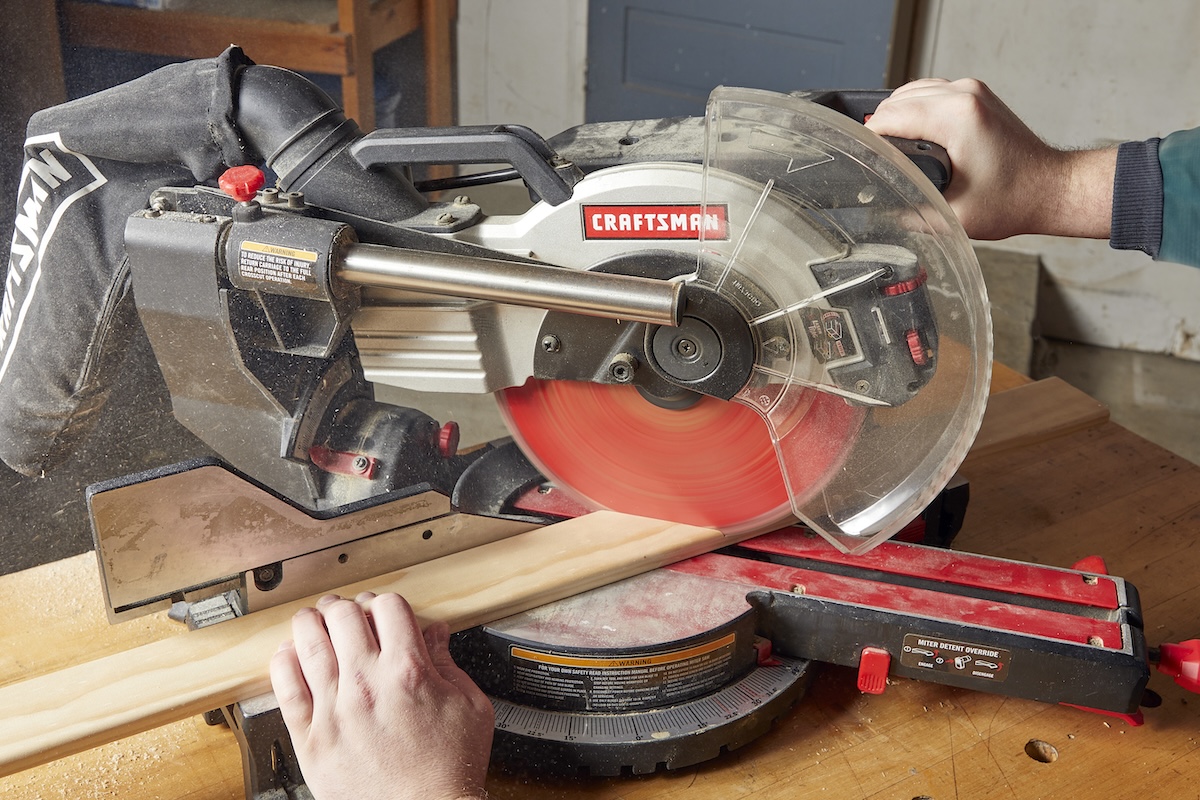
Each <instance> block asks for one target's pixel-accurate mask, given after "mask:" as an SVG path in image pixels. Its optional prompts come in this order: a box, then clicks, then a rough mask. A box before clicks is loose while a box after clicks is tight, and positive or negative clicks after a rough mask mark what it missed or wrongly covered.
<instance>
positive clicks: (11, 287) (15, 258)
mask: <svg viewBox="0 0 1200 800" xmlns="http://www.w3.org/2000/svg"><path fill="white" fill-rule="evenodd" d="M25 152H26V161H25V168H24V170H23V171H22V172H21V186H20V189H19V190H18V192H17V217H16V227H15V229H14V230H13V241H12V251H11V252H12V255H11V258H10V261H9V265H8V278H7V279H6V281H5V284H4V300H3V305H2V306H0V352H2V353H4V354H5V356H4V360H3V361H2V362H0V379H3V377H4V374H5V373H6V372H7V371H8V365H9V360H10V358H11V357H12V352H13V345H14V344H15V343H16V341H17V339H19V338H20V335H21V328H22V327H23V326H24V324H25V318H26V315H27V314H28V313H29V307H30V305H31V304H32V302H33V297H34V290H35V289H36V288H37V284H38V281H39V280H40V279H41V272H42V260H43V258H45V255H46V248H47V247H48V246H49V245H50V240H51V239H52V237H53V236H54V232H55V231H56V230H57V229H58V224H59V222H60V221H61V220H62V217H63V215H64V214H65V213H66V212H67V209H68V208H70V207H71V205H72V204H73V203H75V201H77V200H79V199H80V198H81V197H84V196H85V195H87V194H90V193H91V192H94V191H96V190H97V189H99V188H100V187H101V186H103V185H104V184H105V183H106V182H107V180H108V179H107V178H105V177H104V176H103V175H102V174H100V171H99V170H98V169H96V165H95V164H93V163H92V161H91V159H89V158H88V157H87V156H84V155H81V154H79V153H75V152H72V151H71V150H68V149H67V148H66V147H65V146H64V145H63V143H62V139H61V137H60V136H59V134H57V133H51V134H47V135H45V136H34V137H31V138H29V139H28V140H26V142H25Z"/></svg>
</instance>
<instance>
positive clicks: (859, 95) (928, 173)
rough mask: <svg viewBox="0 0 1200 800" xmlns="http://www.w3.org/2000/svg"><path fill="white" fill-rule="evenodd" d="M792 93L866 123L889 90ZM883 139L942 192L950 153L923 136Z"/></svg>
mask: <svg viewBox="0 0 1200 800" xmlns="http://www.w3.org/2000/svg"><path fill="white" fill-rule="evenodd" d="M792 94H793V96H795V97H800V98H803V99H805V100H808V101H810V102H813V103H817V104H818V105H822V106H825V107H826V108H828V109H831V110H833V111H836V112H838V113H839V114H844V115H845V116H847V117H850V119H852V120H854V121H855V122H858V123H865V122H866V121H867V119H868V118H869V117H870V116H871V115H872V114H874V113H875V109H876V108H878V107H879V104H880V103H882V102H883V101H884V100H885V99H886V98H887V97H888V95H890V94H891V92H890V91H888V90H887V89H837V90H831V91H819V92H793V93H792ZM883 138H884V139H886V140H887V141H888V142H890V143H891V144H892V145H893V146H894V147H895V148H896V149H897V150H899V151H900V152H901V153H903V154H904V155H905V156H907V157H908V159H909V160H910V161H912V162H913V163H914V164H916V165H917V169H919V170H921V172H923V173H924V174H925V177H926V178H928V179H929V182H930V183H932V184H933V185H934V186H936V187H937V190H938V191H939V192H942V193H943V194H945V192H946V188H947V187H948V186H949V185H950V179H951V178H952V177H953V174H954V173H953V169H952V168H951V165H950V156H949V155H948V154H947V153H946V149H945V148H944V147H942V146H941V145H940V144H936V143H935V142H927V141H924V140H923V139H901V138H899V137H897V136H884V137H883Z"/></svg>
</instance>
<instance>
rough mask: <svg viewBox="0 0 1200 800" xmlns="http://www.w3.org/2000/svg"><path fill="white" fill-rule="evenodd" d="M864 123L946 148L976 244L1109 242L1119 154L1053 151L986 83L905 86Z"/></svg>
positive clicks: (955, 196)
mask: <svg viewBox="0 0 1200 800" xmlns="http://www.w3.org/2000/svg"><path fill="white" fill-rule="evenodd" d="M866 125H867V127H868V128H870V129H871V130H873V131H875V132H876V133H878V134H880V135H885V136H898V137H902V138H905V139H925V140H926V141H931V142H936V143H937V144H940V145H941V146H942V147H944V148H946V153H947V154H948V155H949V156H950V163H951V165H952V168H953V175H952V178H951V181H950V186H949V187H948V188H947V190H946V201H947V202H948V203H949V204H950V208H951V209H953V211H954V213H955V214H956V215H957V216H958V219H959V221H960V222H961V223H962V225H963V227H964V228H965V229H966V231H967V234H968V235H969V236H971V237H972V238H975V239H1003V238H1006V237H1009V236H1014V235H1016V234H1019V233H1047V234H1056V235H1060V236H1080V237H1090V238H1108V235H1109V228H1110V226H1111V221H1112V220H1111V218H1112V183H1113V174H1114V171H1115V169H1116V150H1115V149H1113V150H1091V151H1063V150H1057V149H1055V148H1053V147H1051V146H1049V145H1048V144H1046V143H1045V142H1044V141H1042V140H1041V139H1040V138H1039V137H1038V136H1037V134H1035V133H1034V132H1033V131H1031V130H1030V129H1029V128H1028V127H1027V126H1026V125H1025V123H1024V122H1022V121H1021V120H1020V119H1019V118H1018V117H1017V115H1016V114H1014V113H1013V112H1012V111H1011V110H1010V109H1009V108H1008V106H1006V105H1005V104H1004V103H1003V102H1002V101H1001V100H1000V98H998V97H996V95H995V94H993V93H992V91H991V89H989V88H988V87H987V86H986V85H985V84H983V83H981V82H980V81H977V80H972V79H966V80H958V81H952V82H951V81H945V80H940V79H934V78H927V79H922V80H918V81H913V82H912V83H908V84H905V85H904V86H901V87H900V88H899V89H897V90H896V91H895V92H893V93H892V95H891V96H890V97H888V98H887V99H885V100H884V101H883V102H882V103H880V104H879V107H878V109H877V110H876V111H875V113H874V115H872V116H871V118H870V119H869V120H868V121H867V123H866Z"/></svg>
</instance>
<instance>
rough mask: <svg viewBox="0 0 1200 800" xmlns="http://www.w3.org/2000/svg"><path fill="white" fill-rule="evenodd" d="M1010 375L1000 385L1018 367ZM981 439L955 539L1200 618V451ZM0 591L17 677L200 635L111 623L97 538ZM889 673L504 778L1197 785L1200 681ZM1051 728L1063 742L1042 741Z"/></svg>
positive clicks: (1012, 791) (154, 739)
mask: <svg viewBox="0 0 1200 800" xmlns="http://www.w3.org/2000/svg"><path fill="white" fill-rule="evenodd" d="M997 377H998V380H997V382H996V383H997V386H996V388H998V389H1002V388H1004V387H1005V386H1007V385H1012V384H1015V383H1019V382H1020V381H1019V379H1017V378H1015V377H1014V376H1013V375H1012V374H1011V373H1007V374H1006V373H1005V372H1003V371H1001V372H1000V373H998V376H997ZM1014 391H1020V389H1019V388H1018V389H1016V390H1014ZM981 450H983V452H977V453H975V454H973V455H972V456H971V457H969V458H968V460H967V462H966V464H965V465H964V466H963V468H962V470H961V474H963V475H964V476H965V477H966V478H967V479H968V480H969V481H970V485H971V500H970V506H969V509H968V513H967V518H966V523H965V526H964V528H963V531H962V533H961V534H960V535H959V537H958V539H957V540H956V543H955V547H956V548H957V549H961V550H967V551H971V552H977V553H984V554H988V555H994V556H1000V557H1005V558H1012V559H1019V560H1023V561H1030V562H1036V563H1044V564H1051V565H1056V566H1070V565H1072V564H1074V563H1075V562H1077V561H1079V560H1080V559H1082V558H1084V557H1086V556H1090V555H1100V556H1103V557H1104V558H1105V560H1106V561H1107V563H1108V567H1109V571H1110V572H1111V573H1112V574H1115V575H1120V576H1122V577H1125V578H1127V579H1128V580H1130V581H1131V582H1132V583H1133V584H1134V585H1135V586H1136V587H1137V588H1138V590H1139V592H1140V594H1141V599H1142V607H1143V611H1144V616H1145V628H1146V639H1147V642H1148V644H1149V645H1151V646H1156V645H1158V644H1159V643H1161V642H1163V641H1180V640H1184V639H1188V638H1195V637H1196V636H1198V635H1200V544H1198V543H1197V539H1198V538H1200V536H1198V534H1200V467H1197V466H1196V465H1193V464H1191V463H1190V462H1187V461H1185V460H1183V459H1181V458H1179V457H1176V456H1174V455H1172V454H1171V453H1169V452H1167V451H1166V450H1163V449H1162V448H1160V447H1157V446H1155V445H1153V444H1151V443H1149V442H1147V441H1145V440H1143V439H1141V438H1139V437H1137V436H1135V435H1134V434H1132V433H1130V432H1129V431H1127V430H1125V429H1124V428H1122V427H1120V426H1119V425H1117V424H1115V423H1112V422H1108V421H1099V422H1096V423H1094V424H1091V425H1089V426H1088V427H1086V428H1084V429H1082V430H1077V431H1075V432H1071V433H1066V434H1064V435H1061V436H1056V437H1053V438H1050V439H1047V440H1044V441H1037V442H1033V443H1029V444H1026V445H1023V446H1020V447H1017V448H1009V449H1005V450H1001V451H999V452H992V453H988V452H986V449H985V448H981ZM0 607H3V608H4V610H5V619H6V622H5V627H4V630H3V633H2V634H0V685H2V684H5V683H9V682H12V681H14V680H20V679H22V678H27V677H30V676H32V675H34V674H40V673H43V672H48V671H51V670H54V669H57V668H60V667H63V666H66V665H67V664H68V663H72V662H73V661H76V660H84V659H90V658H94V657H98V656H100V655H104V654H107V653H111V652H116V651H119V650H123V649H127V648H129V647H132V646H134V645H137V644H141V643H144V642H147V641H151V640H154V639H158V638H161V637H165V636H177V635H186V634H185V633H182V632H181V631H180V630H179V628H178V626H177V625H176V623H172V622H170V621H168V620H166V619H165V618H164V617H162V616H152V617H147V618H142V619H140V620H136V621H132V622H127V623H123V624H121V625H118V626H110V625H109V624H108V622H107V620H106V619H105V616H104V612H103V609H102V601H101V596H100V589H99V581H98V575H97V568H96V564H95V559H94V556H93V555H91V554H84V555H80V556H77V557H75V558H71V559H67V560H64V561H59V562H55V563H50V564H45V565H43V566H40V567H37V568H34V569H31V570H27V571H25V572H21V573H16V574H13V575H9V576H6V577H4V578H0ZM889 684H890V685H889V686H888V687H887V690H886V691H885V692H884V694H882V695H879V696H874V695H864V694H861V693H860V692H859V691H858V690H857V688H856V687H855V676H854V673H853V671H851V670H848V669H844V668H839V667H831V666H821V667H820V669H819V671H818V673H817V676H816V678H815V680H814V681H813V683H812V685H811V687H810V689H809V691H808V695H807V696H806V697H805V698H804V699H802V700H801V701H800V703H799V704H798V705H797V706H796V707H795V708H794V709H793V710H792V711H791V712H789V713H788V714H787V715H786V716H785V717H783V718H782V719H781V720H780V722H779V723H777V725H776V726H775V728H774V729H773V730H772V731H771V732H770V733H768V734H767V735H766V736H764V737H763V738H762V739H759V740H758V741H756V742H753V743H751V744H749V745H747V746H745V747H743V748H741V749H739V750H736V751H734V752H731V753H727V754H724V755H723V756H722V757H720V758H718V759H716V760H715V761H711V762H708V763H705V764H701V765H699V766H697V767H692V768H688V769H683V770H679V771H672V772H660V773H657V774H654V775H649V776H634V777H623V778H605V779H586V778H581V779H552V778H546V777H544V776H540V775H535V774H506V773H503V772H501V771H500V770H497V769H494V770H493V774H492V776H491V778H490V781H489V786H488V789H489V791H490V792H491V795H492V797H494V798H534V799H535V800H536V798H604V799H605V800H607V799H609V798H624V800H636V799H637V798H674V797H689V798H721V800H735V799H736V798H742V797H754V798H776V797H778V798H785V797H786V798H795V799H797V800H801V799H803V798H839V800H840V799H841V798H873V799H876V798H877V799H878V800H882V799H883V798H889V799H891V798H897V799H899V800H914V799H915V798H932V799H933V800H948V799H949V798H973V800H980V799H982V798H1034V797H1049V798H1056V797H1084V796H1090V797H1097V798H1105V799H1106V800H1111V799H1112V798H1124V797H1130V798H1133V797H1137V798H1139V800H1151V798H1172V800H1175V799H1176V798H1180V797H1193V796H1196V792H1197V790H1196V788H1195V776H1196V775H1200V697H1192V696H1191V695H1189V693H1187V692H1186V691H1184V690H1183V689H1181V688H1179V687H1177V686H1176V685H1175V684H1174V682H1173V681H1171V680H1170V679H1169V678H1168V677H1167V676H1165V675H1162V674H1160V673H1157V672H1155V673H1153V676H1152V678H1151V681H1150V688H1151V689H1152V690H1154V691H1155V692H1157V693H1158V694H1159V695H1160V696H1161V697H1162V704H1161V706H1159V707H1157V708H1148V709H1146V711H1145V717H1146V724H1145V725H1144V726H1142V727H1130V726H1129V725H1127V724H1126V723H1125V722H1122V721H1119V720H1116V719H1112V718H1108V717H1105V716H1101V715H1097V714H1090V713H1086V712H1082V711H1077V710H1073V709H1070V708H1065V707H1059V706H1052V705H1045V704H1041V703H1035V702H1032V701H1024V700H1015V699H1010V698H1003V697H998V696H993V695H986V694H979V693H973V692H970V691H966V690H958V689H953V688H947V687H942V686H938V685H934V684H927V683H921V682H917V681H913V680H904V679H896V678H892V679H890V681H889ZM0 713H3V712H2V710H0ZM1035 740H1037V741H1040V742H1044V743H1046V744H1048V745H1049V746H1050V747H1051V748H1052V749H1053V750H1052V751H1049V750H1047V749H1046V748H1045V747H1042V752H1044V753H1050V755H1052V756H1053V760H1049V761H1048V762H1047V761H1044V760H1037V759H1035V758H1034V757H1032V756H1031V755H1029V754H1027V746H1028V745H1029V743H1030V742H1031V741H1035ZM1029 749H1033V748H1029ZM1048 757H1049V756H1047V755H1043V756H1042V758H1043V759H1046V758H1048ZM0 796H3V797H5V798H8V800H34V798H38V800H46V799H48V798H58V797H62V798H71V799H72V800H87V798H100V797H120V798H123V799H124V800H142V798H147V799H148V798H187V800H237V799H238V798H241V797H242V796H243V789H242V776H241V763H240V758H239V753H238V748H237V745H236V743H235V741H234V737H233V735H232V734H231V733H230V732H229V731H228V730H225V729H224V728H220V727H209V726H208V725H206V724H205V723H204V721H203V720H202V719H200V718H194V719H189V720H185V721H183V722H180V723H176V724H173V725H169V726H167V727H164V728H159V729H157V730H154V731H150V732H147V733H144V734H139V735H137V736H134V737H131V738H128V739H125V740H122V741H119V742H115V743H113V744H110V745H105V746H103V747H100V748H96V749H94V750H91V751H89V752H87V753H84V754H82V755H79V756H74V757H71V758H66V759H61V760H59V761H55V762H52V763H50V764H47V765H44V766H42V767H39V768H36V769H33V770H29V771H26V772H22V773H18V774H16V775H13V776H11V777H8V778H3V779H0Z"/></svg>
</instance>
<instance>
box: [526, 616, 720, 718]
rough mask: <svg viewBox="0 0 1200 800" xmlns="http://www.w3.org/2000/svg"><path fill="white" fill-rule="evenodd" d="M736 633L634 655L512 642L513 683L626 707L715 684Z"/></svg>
mask: <svg viewBox="0 0 1200 800" xmlns="http://www.w3.org/2000/svg"><path fill="white" fill-rule="evenodd" d="M734 642H735V637H734V634H732V633H731V634H728V635H726V636H723V637H721V638H718V639H715V640H712V641H709V642H704V643H702V644H698V645H695V646H692V647H685V648H682V649H676V650H664V651H661V652H657V653H645V654H638V655H625V656H621V655H617V656H608V655H596V656H592V655H580V654H567V653H554V652H547V651H540V650H535V649H533V648H527V647H518V646H513V647H511V648H510V650H509V653H510V656H511V665H512V670H513V685H514V687H515V688H516V689H517V690H518V691H519V692H521V693H522V694H524V695H526V696H529V697H531V698H539V699H543V700H545V699H550V700H554V701H555V702H557V703H559V704H562V705H563V706H564V707H576V708H580V709H585V710H588V711H601V710H606V711H628V710H631V709H634V708H643V707H649V706H651V705H654V704H662V703H665V702H676V701H678V700H680V699H686V697H688V696H692V695H694V694H696V693H698V692H701V691H707V690H711V689H715V688H719V687H720V685H721V684H722V683H723V682H724V681H725V680H726V679H727V678H728V675H729V665H730V662H731V659H732V658H733V649H734Z"/></svg>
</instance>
